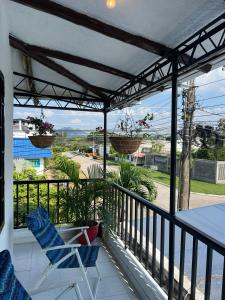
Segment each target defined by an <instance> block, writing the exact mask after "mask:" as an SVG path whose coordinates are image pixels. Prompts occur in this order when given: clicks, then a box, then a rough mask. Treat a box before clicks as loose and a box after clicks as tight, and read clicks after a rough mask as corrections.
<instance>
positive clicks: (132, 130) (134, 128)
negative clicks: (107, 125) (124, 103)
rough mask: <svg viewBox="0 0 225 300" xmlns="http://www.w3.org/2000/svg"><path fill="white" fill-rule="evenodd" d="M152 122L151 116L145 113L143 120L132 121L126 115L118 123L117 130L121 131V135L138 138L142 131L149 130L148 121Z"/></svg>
mask: <svg viewBox="0 0 225 300" xmlns="http://www.w3.org/2000/svg"><path fill="white" fill-rule="evenodd" d="M152 120H153V114H149V113H147V114H146V116H145V117H144V118H143V119H140V120H137V121H134V120H133V118H132V117H131V116H130V115H128V114H126V115H125V117H124V118H123V119H121V120H120V121H119V124H118V125H117V128H118V129H119V130H120V131H121V135H123V136H127V137H135V136H139V135H140V133H141V132H142V131H143V130H144V129H148V128H150V124H149V121H152Z"/></svg>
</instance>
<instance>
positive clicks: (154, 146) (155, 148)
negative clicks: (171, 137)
mask: <svg viewBox="0 0 225 300" xmlns="http://www.w3.org/2000/svg"><path fill="white" fill-rule="evenodd" d="M164 147H165V145H163V144H161V143H157V142H155V141H152V151H153V152H154V153H161V151H162V150H163V148H164Z"/></svg>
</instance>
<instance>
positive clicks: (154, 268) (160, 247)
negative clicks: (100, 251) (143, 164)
mask: <svg viewBox="0 0 225 300" xmlns="http://www.w3.org/2000/svg"><path fill="white" fill-rule="evenodd" d="M110 195H111V197H113V201H112V203H113V205H114V208H113V210H112V211H113V214H114V231H115V233H116V235H117V236H118V237H120V239H121V240H122V241H123V242H124V245H125V248H128V249H129V250H131V251H132V253H133V254H134V255H135V256H136V258H137V259H138V260H139V262H141V263H142V264H143V266H144V267H145V269H146V270H147V271H148V272H150V274H151V275H152V277H153V278H154V279H155V280H156V281H157V282H158V283H159V285H160V286H161V287H162V288H163V289H164V290H165V291H166V292H167V291H168V288H169V284H171V283H170V281H169V274H168V263H169V260H168V258H169V249H170V246H171V245H170V243H171V241H170V239H169V236H170V235H169V232H170V230H174V233H175V245H174V253H175V255H174V259H173V262H172V263H173V267H174V270H175V272H174V282H173V285H174V295H175V298H176V299H179V300H181V299H189V298H187V295H189V297H190V299H215V300H217V299H222V300H224V299H225V245H224V244H222V243H220V242H219V241H217V240H214V239H213V238H212V237H210V236H208V235H207V234H206V233H204V232H201V231H200V230H198V229H197V228H195V227H193V226H191V225H190V224H187V223H185V222H184V221H182V220H181V219H179V218H177V217H171V215H170V214H169V213H168V212H166V211H164V210H163V209H160V208H159V207H157V206H155V205H153V204H152V203H150V202H149V201H146V200H145V199H143V198H142V197H139V196H137V194H135V193H132V192H131V191H128V190H127V189H124V188H123V187H121V186H119V185H117V184H113V185H112V186H111V191H110ZM213 267H214V268H213ZM212 279H216V281H215V282H214V284H213V285H212Z"/></svg>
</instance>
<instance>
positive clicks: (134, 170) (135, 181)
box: [108, 160, 157, 201]
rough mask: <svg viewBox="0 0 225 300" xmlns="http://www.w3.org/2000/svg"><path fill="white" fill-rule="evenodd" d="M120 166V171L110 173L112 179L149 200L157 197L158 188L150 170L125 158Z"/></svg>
mask: <svg viewBox="0 0 225 300" xmlns="http://www.w3.org/2000/svg"><path fill="white" fill-rule="evenodd" d="M119 166H120V171H119V173H116V172H111V173H110V174H109V175H108V177H109V179H110V180H111V181H114V182H116V183H117V184H119V185H121V186H122V187H124V188H126V189H128V190H130V191H133V192H135V193H137V194H138V195H140V196H141V197H143V198H145V199H147V200H149V201H154V200H155V199H156V197H157V189H156V186H155V184H154V182H153V181H152V179H151V178H150V176H149V173H148V172H146V171H145V170H144V169H140V168H139V167H136V166H133V165H131V164H130V163H129V162H127V161H124V160H123V161H121V162H120V163H119Z"/></svg>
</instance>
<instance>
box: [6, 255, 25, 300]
mask: <svg viewBox="0 0 225 300" xmlns="http://www.w3.org/2000/svg"><path fill="white" fill-rule="evenodd" d="M0 299H1V300H15V299H16V300H30V299H31V297H30V296H29V295H28V293H27V291H26V290H25V289H24V287H23V286H22V285H21V283H20V282H19V280H18V279H17V278H16V276H15V272H14V267H13V264H12V261H11V257H10V253H9V251H8V250H4V251H2V252H0Z"/></svg>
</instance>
